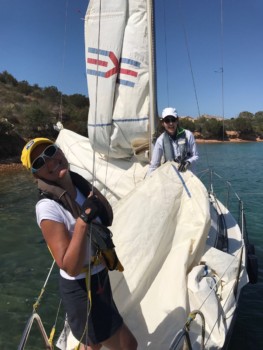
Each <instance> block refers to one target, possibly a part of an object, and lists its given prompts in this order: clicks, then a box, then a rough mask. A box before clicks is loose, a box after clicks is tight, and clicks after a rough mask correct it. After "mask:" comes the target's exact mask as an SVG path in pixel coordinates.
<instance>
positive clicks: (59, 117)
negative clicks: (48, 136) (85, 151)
mask: <svg viewBox="0 0 263 350" xmlns="http://www.w3.org/2000/svg"><path fill="white" fill-rule="evenodd" d="M67 18H68V0H65V24H64V42H63V53H62V64H61V84H62V85H63V79H64V69H65V56H66V39H67ZM62 96H63V94H62V92H61V93H60V104H59V116H58V119H59V121H60V122H61V123H62V121H63V114H62V113H63V103H62Z"/></svg>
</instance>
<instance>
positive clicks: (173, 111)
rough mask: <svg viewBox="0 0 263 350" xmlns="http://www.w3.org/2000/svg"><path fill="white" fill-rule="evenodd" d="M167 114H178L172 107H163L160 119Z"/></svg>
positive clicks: (176, 115) (175, 115) (174, 115)
mask: <svg viewBox="0 0 263 350" xmlns="http://www.w3.org/2000/svg"><path fill="white" fill-rule="evenodd" d="M168 116H172V117H175V118H178V114H177V112H176V109H175V108H173V107H167V108H165V109H164V110H163V112H162V118H161V119H164V118H165V117H168Z"/></svg>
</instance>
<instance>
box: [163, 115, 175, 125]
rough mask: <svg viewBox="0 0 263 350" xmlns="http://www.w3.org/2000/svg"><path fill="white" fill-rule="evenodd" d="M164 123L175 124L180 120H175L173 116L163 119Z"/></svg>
mask: <svg viewBox="0 0 263 350" xmlns="http://www.w3.org/2000/svg"><path fill="white" fill-rule="evenodd" d="M163 121H164V122H165V123H166V124H168V123H175V122H177V121H178V118H175V117H173V116H167V117H165V118H164V119H163Z"/></svg>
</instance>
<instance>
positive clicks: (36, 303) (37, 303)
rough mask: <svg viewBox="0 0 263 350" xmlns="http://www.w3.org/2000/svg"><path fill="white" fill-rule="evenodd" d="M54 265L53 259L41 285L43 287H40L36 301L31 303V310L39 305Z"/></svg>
mask: <svg viewBox="0 0 263 350" xmlns="http://www.w3.org/2000/svg"><path fill="white" fill-rule="evenodd" d="M54 265H55V260H53V262H52V265H51V267H50V270H49V273H48V275H47V278H46V280H45V282H44V285H43V287H42V289H41V292H40V294H39V296H38V298H37V300H36V302H35V303H34V304H33V312H36V310H37V308H38V306H39V305H40V300H41V299H42V296H43V294H44V292H45V288H46V285H47V282H48V280H49V277H50V275H51V272H52V270H53V267H54Z"/></svg>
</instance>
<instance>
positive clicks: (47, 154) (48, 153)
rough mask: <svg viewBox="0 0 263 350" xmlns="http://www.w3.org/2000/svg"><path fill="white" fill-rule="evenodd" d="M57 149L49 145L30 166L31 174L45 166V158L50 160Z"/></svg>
mask: <svg viewBox="0 0 263 350" xmlns="http://www.w3.org/2000/svg"><path fill="white" fill-rule="evenodd" d="M57 150H58V147H57V146H56V145H50V146H48V147H47V148H45V150H44V151H43V152H42V153H41V154H40V155H39V156H38V157H37V158H36V159H35V160H34V161H33V163H32V165H31V171H32V173H36V172H37V171H38V170H39V169H41V168H42V166H44V165H45V163H46V160H45V158H52V157H54V155H55V154H56V153H57Z"/></svg>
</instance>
